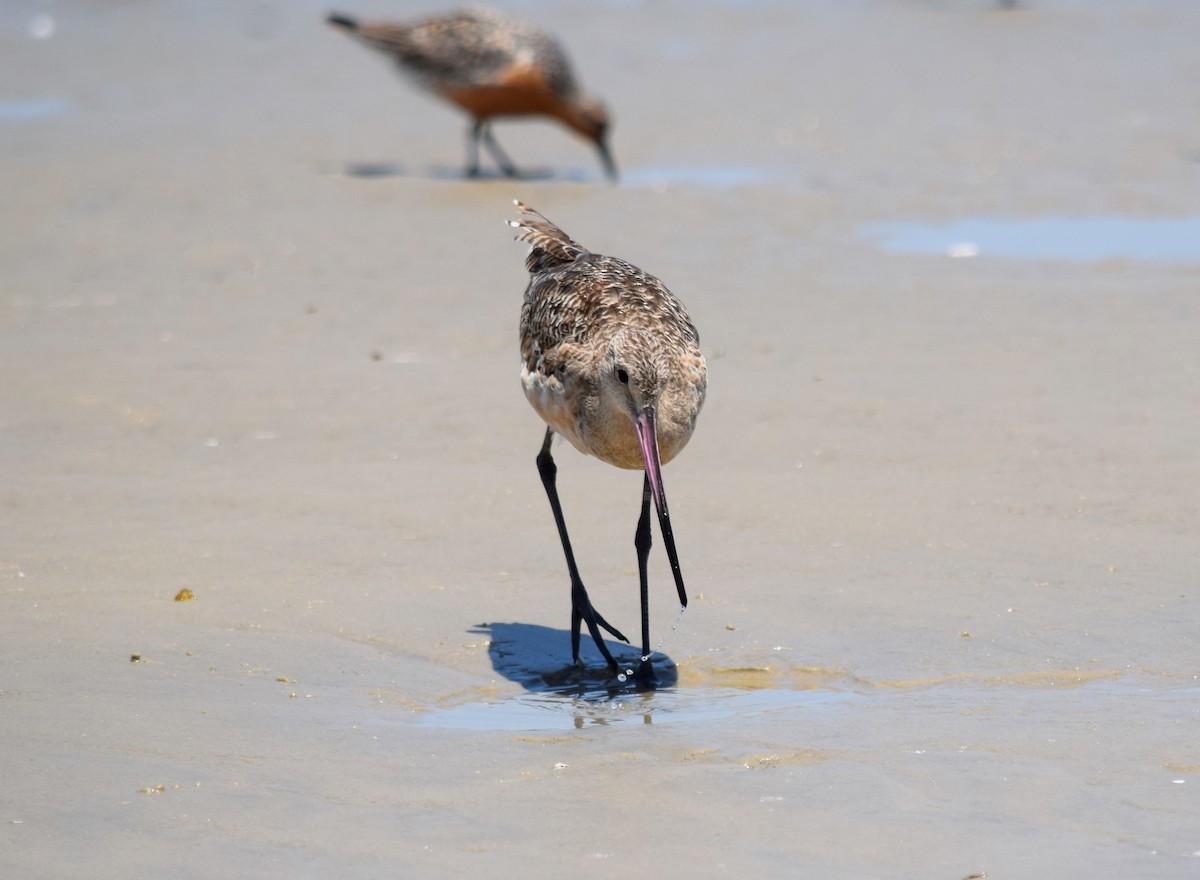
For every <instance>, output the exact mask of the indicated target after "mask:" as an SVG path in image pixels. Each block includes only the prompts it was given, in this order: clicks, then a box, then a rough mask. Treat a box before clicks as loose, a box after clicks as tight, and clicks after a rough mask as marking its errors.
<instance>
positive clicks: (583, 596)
mask: <svg viewBox="0 0 1200 880" xmlns="http://www.w3.org/2000/svg"><path fill="white" fill-rule="evenodd" d="M553 438H554V431H553V430H551V429H550V428H547V429H546V439H545V440H544V441H543V442H542V451H541V452H539V453H538V457H537V467H538V474H539V475H540V476H541V478H542V485H543V486H544V487H545V488H546V497H547V498H549V499H550V510H551V511H552V512H553V513H554V523H555V525H557V526H558V537H559V538H560V539H561V540H562V546H563V553H564V554H565V555H566V557H567V571H568V572H569V573H570V575H571V659H572V660H574V661H575V662H576V663H578V662H579V624H580V622H583V623H586V624H587V627H588V632H589V633H591V634H592V640H593V641H594V642H595V643H596V647H597V648H599V649H600V653H601V654H603V655H604V659H605V660H607V661H608V665H609V666H611V667H612V668H613V669H616V668H617V661H616V660H614V659H613V656H612V654H611V653H610V652H609V650H608V647H607V646H606V645H605V644H604V637H603V636H601V635H600V627H603V628H604V629H606V630H608V631H609V632H610V633H611V634H612V635H613V636H615V637H616V638H618V639H620V640H621V641H623V642H628V641H629V639H627V638H625V636H623V635H621V633H620V632H619V631H618V630H616V629H614V628H613V627H612V626H611V625H610V624H609V623H608V621H606V620H605V619H604V618H603V617H601V616H600V615H599V613H597V611H596V609H594V608H593V607H592V603H591V600H590V599H588V594H587V590H586V589H584V586H583V580H582V579H581V578H580V577H579V569H578V568H577V567H576V566H575V554H574V553H573V552H572V551H571V539H570V538H569V537H567V523H566V520H565V519H563V512H562V505H561V504H560V503H559V501H558V488H557V487H556V485H555V478H556V477H557V476H558V466H557V465H556V464H555V463H554V457H553V456H552V455H551V454H550V441H551V440H552V439H553Z"/></svg>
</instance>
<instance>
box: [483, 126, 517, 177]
mask: <svg viewBox="0 0 1200 880" xmlns="http://www.w3.org/2000/svg"><path fill="white" fill-rule="evenodd" d="M478 124H479V126H480V129H479V133H480V136H481V137H482V139H483V143H484V146H486V147H487V148H488V152H489V153H491V154H492V158H493V159H495V160H496V164H497V165H498V166H499V167H500V170H501V172H503V173H504V176H505V177H517V176H518V175H517V166H515V165H513V163H512V160H511V159H509V158H508V155H507V154H506V153H505V152H504V151H503V150H502V149H500V144H498V143H497V142H496V138H495V136H494V135H493V134H492V124H491V122H489V121H488V120H486V119H484V120H481V121H480V122H479V123H478Z"/></svg>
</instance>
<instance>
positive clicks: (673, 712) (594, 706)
mask: <svg viewBox="0 0 1200 880" xmlns="http://www.w3.org/2000/svg"><path fill="white" fill-rule="evenodd" d="M859 699H860V697H858V696H857V695H855V694H850V693H840V692H836V691H795V690H787V689H779V688H764V689H761V690H739V689H736V688H695V689H693V688H689V689H665V690H659V691H653V692H648V693H625V694H618V695H614V696H608V695H597V694H596V693H594V692H593V693H591V694H584V695H572V694H569V693H563V692H552V691H547V692H543V693H526V694H518V695H516V696H514V697H509V698H507V699H502V700H484V701H481V702H474V703H465V704H463V705H461V706H455V707H453V708H449V709H435V710H433V711H431V712H429V713H427V714H426V715H424V716H423V717H422V718H421V721H420V725H421V726H422V727H440V728H449V729H458V730H491V731H534V730H578V729H582V728H585V727H591V726H601V727H603V726H608V725H615V724H689V723H691V724H695V723H702V722H711V721H716V720H723V719H730V718H757V717H761V716H764V715H769V714H773V713H777V712H796V713H801V712H808V711H811V710H817V709H820V710H836V709H838V708H839V707H842V706H848V705H849V704H851V703H853V702H855V701H857V700H859Z"/></svg>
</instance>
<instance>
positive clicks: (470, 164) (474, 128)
mask: <svg viewBox="0 0 1200 880" xmlns="http://www.w3.org/2000/svg"><path fill="white" fill-rule="evenodd" d="M483 126H484V122H483V120H482V119H476V120H475V121H474V122H473V123H472V124H471V129H470V131H469V132H468V133H467V177H478V176H479V139H480V137H482V135H483Z"/></svg>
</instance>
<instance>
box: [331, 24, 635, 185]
mask: <svg viewBox="0 0 1200 880" xmlns="http://www.w3.org/2000/svg"><path fill="white" fill-rule="evenodd" d="M327 21H328V22H329V24H331V25H334V26H335V27H338V28H341V29H343V30H345V31H348V32H349V33H350V34H351V35H353V36H354V37H355V38H357V39H358V40H359V41H361V42H362V43H364V44H366V45H367V46H370V47H372V48H374V49H378V50H379V51H381V52H383V53H384V54H386V55H388V56H390V57H391V58H393V59H394V60H395V61H396V63H397V64H398V65H399V67H400V69H401V70H402V71H404V72H405V73H407V74H409V75H411V76H413V77H415V79H416V81H417V84H418V85H419V86H421V87H422V88H424V89H425V90H427V91H429V92H431V93H433V94H434V95H437V96H439V97H441V98H443V99H445V100H447V101H449V102H450V103H452V104H454V105H456V106H458V107H461V108H462V109H463V110H465V111H466V112H467V113H468V114H470V116H471V119H472V122H471V128H470V132H469V137H468V151H467V175H468V176H470V177H474V176H477V175H478V174H479V144H480V143H481V142H482V143H483V144H484V146H486V147H487V149H488V151H489V152H490V153H491V154H492V157H493V158H494V159H495V160H496V164H497V165H498V166H499V168H500V170H501V171H502V172H503V173H504V174H506V175H508V176H509V177H516V176H517V169H516V166H514V165H513V163H512V161H511V160H510V159H509V158H508V156H507V155H506V154H505V153H504V151H503V150H501V149H500V145H499V144H498V143H497V142H496V138H495V136H494V135H493V134H492V120H493V119H494V118H497V117H503V116H547V117H550V118H551V119H557V120H558V121H559V122H561V123H562V124H563V125H566V126H567V127H568V128H570V129H571V130H572V131H575V132H578V133H579V134H580V135H582V136H583V137H585V138H587V139H588V140H590V141H592V142H593V143H594V144H595V145H596V149H597V151H599V153H600V161H601V163H602V164H603V165H604V171H605V173H606V174H607V175H608V176H609V178H611V179H613V180H615V179H616V176H617V167H616V164H615V163H614V161H613V157H612V153H611V152H610V151H609V148H608V131H609V118H608V114H607V112H606V111H605V109H604V107H603V105H601V104H600V103H599V102H598V101H596V100H594V99H592V98H589V97H588V96H586V95H584V94H583V93H582V92H581V91H580V89H579V87H578V85H577V84H576V82H575V75H574V73H573V72H572V70H571V64H570V62H569V61H568V60H567V54H566V52H565V51H563V48H562V46H561V45H559V43H558V41H557V40H555V39H554V37H552V36H550V34H548V33H546V32H545V31H542V30H539V29H538V28H535V27H531V26H530V25H527V24H524V23H523V22H520V21H516V20H514V19H511V18H508V17H505V16H502V15H500V14H498V13H496V12H492V11H490V10H486V9H472V10H464V11H461V12H453V13H450V14H447V15H440V16H435V17H433V18H427V19H424V20H422V21H416V22H411V23H400V22H396V23H393V22H364V23H361V24H360V23H359V22H358V21H356V20H355V19H353V18H350V17H349V16H346V15H342V14H340V13H337V12H333V13H330V14H329V16H328V18H327Z"/></svg>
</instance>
